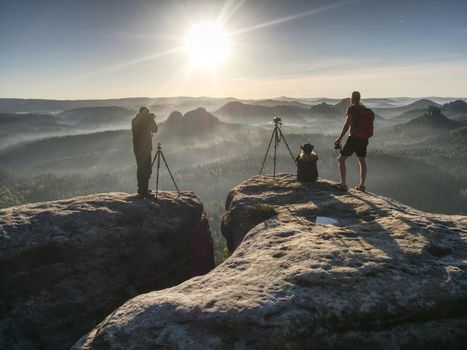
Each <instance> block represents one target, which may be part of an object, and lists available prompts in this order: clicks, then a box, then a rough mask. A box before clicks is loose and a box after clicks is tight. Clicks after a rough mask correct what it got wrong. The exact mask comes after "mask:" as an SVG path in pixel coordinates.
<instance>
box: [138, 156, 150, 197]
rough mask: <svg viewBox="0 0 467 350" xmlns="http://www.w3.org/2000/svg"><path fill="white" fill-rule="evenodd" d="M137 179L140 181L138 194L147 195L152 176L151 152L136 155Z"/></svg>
mask: <svg viewBox="0 0 467 350" xmlns="http://www.w3.org/2000/svg"><path fill="white" fill-rule="evenodd" d="M136 164H137V166H138V169H137V170H136V177H137V179H138V193H139V194H146V193H147V192H148V187H149V178H150V177H151V174H152V166H151V151H149V152H144V153H143V154H139V155H136Z"/></svg>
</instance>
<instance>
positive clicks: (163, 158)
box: [161, 151, 180, 194]
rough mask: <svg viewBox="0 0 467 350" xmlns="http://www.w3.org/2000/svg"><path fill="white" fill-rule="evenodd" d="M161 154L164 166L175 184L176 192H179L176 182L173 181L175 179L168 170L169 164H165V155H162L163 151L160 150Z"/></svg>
mask: <svg viewBox="0 0 467 350" xmlns="http://www.w3.org/2000/svg"><path fill="white" fill-rule="evenodd" d="M161 156H162V160H163V161H164V164H165V166H166V167H167V170H168V171H169V175H170V177H171V179H172V181H173V183H174V185H175V188H176V189H177V192H178V194H180V190H179V189H178V186H177V183H176V182H175V179H174V177H173V175H172V172H171V171H170V168H169V165H168V164H167V161H166V160H165V157H164V153H162V151H161Z"/></svg>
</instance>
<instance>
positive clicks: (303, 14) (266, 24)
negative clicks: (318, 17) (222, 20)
mask: <svg viewBox="0 0 467 350" xmlns="http://www.w3.org/2000/svg"><path fill="white" fill-rule="evenodd" d="M359 1H361V0H349V1H343V2H339V3H337V4H332V5H327V6H323V7H319V8H317V9H313V10H309V11H305V12H301V13H297V14H295V15H290V16H286V17H282V18H277V19H274V20H271V21H267V22H264V23H260V24H256V25H254V26H251V27H248V28H244V29H239V30H237V31H235V32H232V33H230V35H231V36H235V35H239V34H243V33H248V32H251V31H254V30H258V29H263V28H266V27H271V26H274V25H277V24H281V23H284V22H288V21H292V20H295V19H298V18H302V17H307V16H311V15H314V14H317V13H321V12H326V11H330V10H334V9H336V8H338V7H342V6H346V5H350V4H353V3H356V2H359Z"/></svg>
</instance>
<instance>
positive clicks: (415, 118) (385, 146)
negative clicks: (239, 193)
mask: <svg viewBox="0 0 467 350" xmlns="http://www.w3.org/2000/svg"><path fill="white" fill-rule="evenodd" d="M142 103H144V104H145V105H147V106H149V107H150V108H151V110H152V111H154V113H155V114H156V116H157V118H156V121H157V122H158V124H159V133H157V134H155V136H154V138H153V144H154V145H156V144H157V143H161V145H162V149H163V152H164V154H165V156H166V159H167V162H168V164H169V166H170V168H171V170H172V172H173V174H174V177H175V180H176V182H177V184H178V186H179V187H180V189H181V190H184V191H194V192H196V193H197V194H198V195H199V196H200V198H201V199H202V201H203V203H204V204H205V207H206V212H207V214H208V216H209V219H210V224H211V229H212V230H213V232H214V233H215V237H216V244H218V245H223V244H224V242H223V238H221V235H220V220H221V217H222V214H223V211H224V201H225V199H226V195H227V193H228V191H229V190H230V189H231V188H232V187H234V186H236V185H237V184H238V183H240V182H241V181H242V180H244V179H247V178H249V177H251V176H254V175H257V174H258V173H259V170H260V167H261V163H262V160H263V157H264V155H265V153H266V149H267V145H268V143H269V140H270V137H271V134H272V130H273V122H272V118H273V117H275V116H277V117H281V118H282V120H283V125H282V131H283V133H284V135H285V137H286V141H287V142H288V144H289V146H290V148H291V150H292V152H293V153H294V154H298V152H299V148H300V145H302V144H304V143H306V142H310V143H312V144H313V145H314V146H315V151H316V152H317V153H318V155H319V158H320V160H319V162H318V169H319V176H320V177H322V178H328V179H331V180H336V181H337V180H339V173H338V169H337V162H336V157H337V156H338V151H336V150H335V149H334V140H335V139H336V137H337V135H338V134H339V132H340V130H341V128H342V124H343V121H344V116H345V111H346V109H347V107H348V106H349V100H348V99H343V100H331V99H304V100H297V99H286V98H280V99H273V100H255V101H253V100H246V101H242V100H236V99H233V98H232V99H214V98H213V99H209V98H198V99H196V98H177V99H123V100H104V101H102V100H95V101H92V100H90V101H52V100H50V101H49V100H11V99H2V100H0V111H1V113H0V123H1V138H0V146H1V151H0V169H1V170H0V206H1V207H8V206H12V205H17V204H21V203H27V202H35V201H47V200H53V199H60V198H68V197H72V196H77V195H85V194H91V193H96V192H97V193H98V192H110V191H123V192H128V193H134V192H136V176H135V171H136V164H135V160H134V155H133V149H132V135H131V130H130V125H131V119H132V118H133V117H134V115H135V114H136V113H137V109H138V107H139V106H140V105H141V104H142ZM363 103H364V104H365V105H366V106H368V107H371V108H372V109H373V111H374V112H375V114H376V120H375V135H374V137H373V138H372V139H371V140H370V145H369V148H368V149H369V151H368V167H369V174H368V180H367V188H368V190H369V191H371V192H376V193H379V194H383V195H386V196H388V197H391V198H394V199H396V200H399V201H402V202H404V203H406V204H409V205H411V206H413V207H415V208H417V209H420V210H424V211H430V212H438V213H450V214H466V213H467V169H466V168H465V164H467V159H466V158H467V155H466V152H465V149H466V146H467V103H466V102H465V101H464V100H462V99H452V100H448V101H447V100H446V99H436V98H431V99H385V98H381V99H369V100H363ZM174 111H179V112H180V113H177V112H174ZM272 153H273V152H272V150H271V151H270V153H269V157H268V159H267V161H266V167H265V173H272V163H273V159H272ZM347 163H348V167H349V170H348V174H349V177H350V181H349V183H350V184H351V185H356V184H357V183H358V178H357V176H358V166H357V162H356V159H355V158H354V159H351V160H350V161H349V162H347ZM277 164H278V165H277V171H278V172H290V173H295V172H296V169H295V164H294V162H293V160H292V158H291V157H290V154H289V153H288V151H287V148H286V146H285V143H284V142H283V140H282V141H281V142H280V143H279V147H278V160H277ZM154 170H155V169H154ZM154 175H155V172H154V171H153V177H152V178H151V183H150V184H151V186H152V187H154V186H155V176H154ZM160 186H161V188H162V189H166V190H173V189H174V187H173V184H172V182H171V180H170V177H169V175H168V173H167V170H166V169H165V167H164V166H162V167H161V182H160ZM217 248H219V247H217ZM220 251H222V249H221V250H220ZM216 252H219V249H216ZM218 254H219V253H218ZM217 258H218V259H221V257H217Z"/></svg>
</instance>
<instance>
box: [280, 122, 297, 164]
mask: <svg viewBox="0 0 467 350" xmlns="http://www.w3.org/2000/svg"><path fill="white" fill-rule="evenodd" d="M279 132H280V134H281V137H282V140H284V143H285V146H286V147H287V149H288V150H289V153H290V156H291V157H292V159H293V162H294V163H295V164H297V161H296V160H295V157H294V156H293V153H292V151H291V150H290V147H289V144H288V143H287V140H286V139H285V137H284V134H283V133H282V130H281V129H280V128H279Z"/></svg>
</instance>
